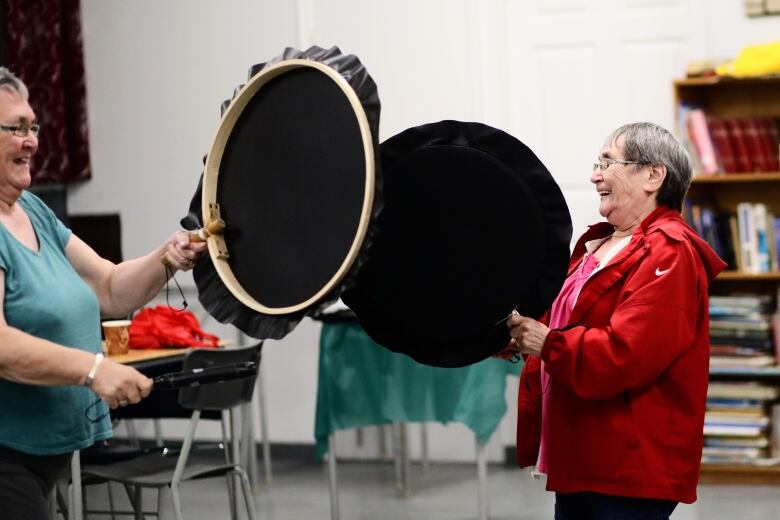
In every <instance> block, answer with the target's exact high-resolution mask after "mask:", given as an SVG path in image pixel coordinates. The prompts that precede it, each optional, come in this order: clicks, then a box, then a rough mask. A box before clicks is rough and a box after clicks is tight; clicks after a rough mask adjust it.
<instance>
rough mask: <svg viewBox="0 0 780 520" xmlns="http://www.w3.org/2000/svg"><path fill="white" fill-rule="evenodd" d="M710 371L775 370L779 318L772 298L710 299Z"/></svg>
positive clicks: (724, 297)
mask: <svg viewBox="0 0 780 520" xmlns="http://www.w3.org/2000/svg"><path fill="white" fill-rule="evenodd" d="M709 311H710V368H711V369H712V368H724V369H725V368H730V369H735V368H738V369H748V368H761V367H769V366H775V365H776V364H777V349H776V345H775V339H774V333H773V330H774V329H773V322H774V319H775V316H776V313H775V312H774V306H773V303H772V298H771V297H770V296H769V295H731V296H720V295H713V296H710V302H709Z"/></svg>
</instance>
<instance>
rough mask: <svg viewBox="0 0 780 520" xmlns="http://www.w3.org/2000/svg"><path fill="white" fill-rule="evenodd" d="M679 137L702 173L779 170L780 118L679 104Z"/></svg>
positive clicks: (697, 169) (698, 170)
mask: <svg viewBox="0 0 780 520" xmlns="http://www.w3.org/2000/svg"><path fill="white" fill-rule="evenodd" d="M677 118H678V120H677V125H678V128H679V132H680V141H681V142H682V143H683V145H685V147H686V148H687V149H688V152H689V153H690V154H691V157H692V158H693V160H694V163H695V168H696V171H697V172H699V173H700V174H702V175H713V174H716V173H752V172H778V171H780V129H778V125H780V120H776V119H772V118H768V117H739V118H737V117H721V116H718V115H716V114H711V113H707V112H705V111H704V110H702V109H701V108H696V107H691V106H688V105H684V104H682V105H680V106H679V108H678V113H677Z"/></svg>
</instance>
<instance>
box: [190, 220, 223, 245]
mask: <svg viewBox="0 0 780 520" xmlns="http://www.w3.org/2000/svg"><path fill="white" fill-rule="evenodd" d="M224 230H225V221H224V220H222V219H221V218H220V219H217V220H212V221H211V222H209V223H208V224H206V225H205V226H204V227H202V228H200V229H199V230H197V231H191V232H190V242H205V241H206V239H207V238H208V237H210V236H211V235H221V234H222V232H223V231H224Z"/></svg>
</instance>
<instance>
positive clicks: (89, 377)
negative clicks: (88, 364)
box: [84, 352, 103, 388]
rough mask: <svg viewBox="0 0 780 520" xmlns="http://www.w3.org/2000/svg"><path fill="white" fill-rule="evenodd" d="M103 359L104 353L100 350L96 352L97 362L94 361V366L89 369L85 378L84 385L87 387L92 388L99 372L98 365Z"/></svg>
mask: <svg viewBox="0 0 780 520" xmlns="http://www.w3.org/2000/svg"><path fill="white" fill-rule="evenodd" d="M101 361H103V353H102V352H98V353H97V354H95V362H94V363H92V368H90V369H89V373H88V374H87V378H86V379H85V380H84V386H86V387H87V388H92V382H93V381H94V380H95V373H97V369H98V366H100V362H101Z"/></svg>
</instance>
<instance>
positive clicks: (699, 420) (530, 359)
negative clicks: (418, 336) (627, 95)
mask: <svg viewBox="0 0 780 520" xmlns="http://www.w3.org/2000/svg"><path fill="white" fill-rule="evenodd" d="M691 176H692V167H691V161H690V158H689V157H688V154H687V152H686V151H685V149H684V148H683V147H682V146H681V145H680V143H679V142H678V141H677V140H676V139H675V138H674V137H673V136H672V135H671V134H670V133H669V132H668V131H667V130H665V129H663V128H661V127H659V126H657V125H655V124H652V123H634V124H629V125H625V126H623V127H621V128H619V129H617V130H616V131H615V132H614V133H613V134H612V135H611V136H610V137H609V138H608V139H607V142H606V144H605V145H604V147H603V148H602V150H601V153H600V154H599V157H598V161H597V162H596V163H595V164H594V165H593V171H592V173H591V176H590V181H591V182H592V183H593V184H594V186H595V188H596V192H597V193H598V196H599V198H600V205H599V213H600V214H601V215H602V216H603V217H605V218H606V220H607V221H606V222H603V223H599V224H596V225H594V226H591V227H590V229H589V230H588V231H587V232H586V233H585V234H584V235H583V236H582V237H581V238H580V239H579V241H578V243H577V245H576V246H575V248H574V252H573V254H572V258H571V263H570V265H569V274H568V277H567V279H566V282H565V283H564V286H563V288H562V289H561V292H560V294H559V295H558V297H557V298H556V300H555V302H554V303H553V305H552V307H551V308H550V310H549V311H548V313H547V315H546V316H545V317H544V318H543V320H542V322H540V321H536V320H534V319H532V318H529V317H525V316H520V315H519V314H514V315H513V316H511V317H510V319H509V320H508V325H509V327H510V329H511V331H510V334H511V336H512V338H513V339H512V341H511V342H510V345H509V346H508V347H507V350H506V351H505V354H509V353H512V352H520V353H522V354H523V355H524V357H525V358H526V365H525V368H524V370H523V375H522V378H521V381H520V394H519V398H518V428H517V450H518V460H519V462H520V465H521V466H531V465H534V466H535V470H536V472H538V473H543V474H546V475H547V489H548V490H550V491H555V493H556V504H555V518H556V519H558V520H570V519H611V518H630V519H644V518H647V519H650V518H653V519H656V518H669V515H670V514H671V513H672V511H673V510H674V508H675V507H676V505H677V503H678V502H685V503H691V502H693V501H694V500H696V484H697V482H698V476H699V465H700V462H701V452H702V442H703V441H702V439H703V435H702V428H703V424H704V409H705V400H706V394H707V379H708V367H709V320H708V312H707V311H708V309H707V298H708V287H709V284H710V283H711V282H712V280H713V279H714V278H715V276H716V275H717V274H718V273H719V272H720V271H721V270H722V269H723V268H724V267H725V263H724V262H723V261H722V260H721V259H720V258H718V256H717V255H716V254H715V253H714V252H713V251H712V249H711V248H710V247H709V246H708V245H707V243H706V242H704V241H703V240H702V239H701V238H700V237H699V236H698V235H697V234H696V233H695V232H694V231H693V230H692V229H691V228H690V227H689V226H688V225H687V224H685V222H684V221H683V219H682V217H681V215H680V210H681V208H682V203H683V198H684V196H685V193H686V191H687V190H688V186H689V185H690V182H691Z"/></svg>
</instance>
